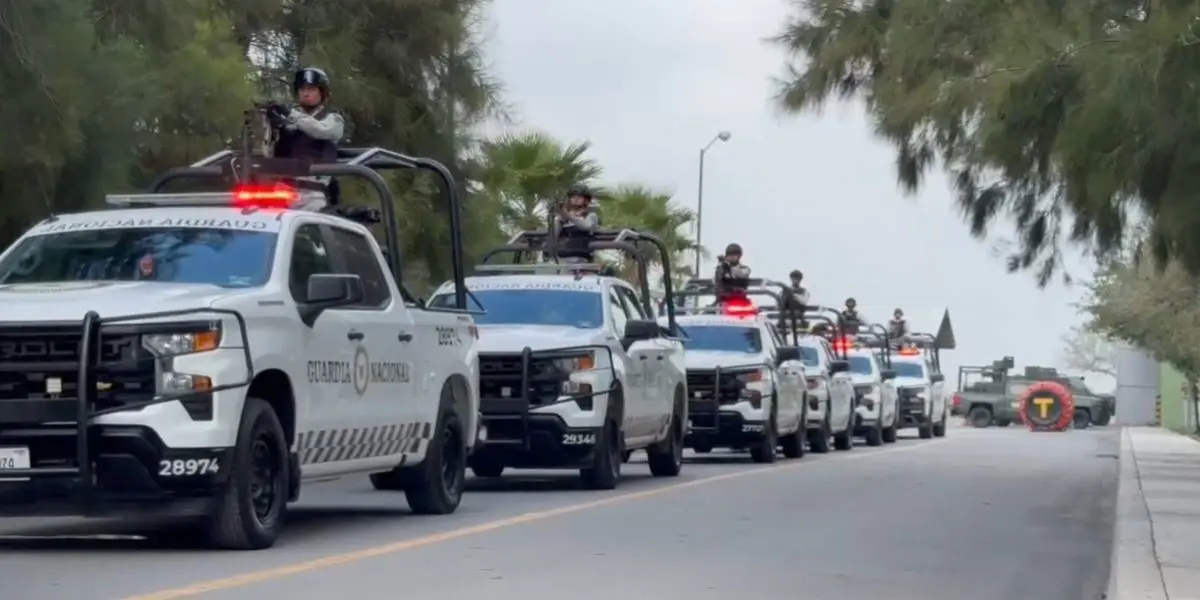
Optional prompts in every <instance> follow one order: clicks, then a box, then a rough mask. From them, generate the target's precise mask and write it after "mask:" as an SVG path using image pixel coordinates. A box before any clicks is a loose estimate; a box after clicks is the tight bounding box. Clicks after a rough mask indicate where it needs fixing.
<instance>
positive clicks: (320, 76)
mask: <svg viewBox="0 0 1200 600" xmlns="http://www.w3.org/2000/svg"><path fill="white" fill-rule="evenodd" d="M306 85H315V86H317V89H320V90H321V97H322V98H328V97H329V76H328V75H326V74H325V71H322V70H321V69H318V68H316V67H304V68H303V69H300V70H299V71H296V76H295V77H294V78H292V92H293V93H296V92H299V91H300V88H302V87H304V86H306Z"/></svg>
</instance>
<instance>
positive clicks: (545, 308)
mask: <svg viewBox="0 0 1200 600" xmlns="http://www.w3.org/2000/svg"><path fill="white" fill-rule="evenodd" d="M602 298H603V297H602V296H601V295H600V294H599V293H598V292H586V291H566V290H536V289H532V290H531V289H510V290H480V291H473V292H471V293H470V294H467V305H468V306H469V307H470V308H471V309H473V310H480V311H484V313H485V314H482V315H475V322H476V323H477V324H479V325H549V326H553V327H575V328H577V329H596V328H598V327H600V326H602V325H604V304H603V302H602ZM429 304H430V306H433V307H437V308H453V307H454V295H453V294H438V295H436V296H434V297H433V298H432V299H431V300H430V301H429Z"/></svg>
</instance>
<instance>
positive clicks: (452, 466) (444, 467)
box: [402, 409, 467, 515]
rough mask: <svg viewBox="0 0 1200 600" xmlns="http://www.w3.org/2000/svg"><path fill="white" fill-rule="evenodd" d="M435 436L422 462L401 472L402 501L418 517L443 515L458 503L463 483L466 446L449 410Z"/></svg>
mask: <svg viewBox="0 0 1200 600" xmlns="http://www.w3.org/2000/svg"><path fill="white" fill-rule="evenodd" d="M438 422H439V423H438V428H437V430H436V432H437V433H435V434H434V438H433V440H431V441H430V443H429V448H428V449H426V451H425V460H424V461H422V462H421V463H420V464H418V465H414V466H412V467H407V468H405V469H404V474H403V475H402V479H404V483H405V485H404V497H405V498H406V499H407V500H408V505H409V506H410V507H411V508H412V510H413V512H414V513H416V514H419V515H447V514H450V513H452V512H454V511H455V510H457V509H458V505H459V504H460V503H461V502H462V493H463V488H464V486H465V485H466V480H467V444H466V441H465V437H464V436H463V427H462V423H461V422H460V421H459V420H458V415H456V414H454V411H453V410H450V409H446V410H445V411H444V412H443V413H442V415H441V417H440V418H439V419H438Z"/></svg>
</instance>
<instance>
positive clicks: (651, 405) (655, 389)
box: [613, 285, 676, 435]
mask: <svg viewBox="0 0 1200 600" xmlns="http://www.w3.org/2000/svg"><path fill="white" fill-rule="evenodd" d="M613 289H615V290H616V291H617V295H618V296H620V298H621V300H622V301H623V302H624V304H625V312H626V314H628V315H630V317H631V318H634V319H641V320H643V321H656V319H655V318H654V317H653V316H651V315H649V314H647V313H646V310H645V307H643V306H642V303H641V301H640V300H638V297H637V294H636V293H634V291H633V290H632V289H630V288H627V287H625V286H623V285H615V286H613ZM675 343H676V342H673V341H672V340H669V339H667V338H666V337H665V336H664V337H660V338H657V339H654V340H651V342H650V344H648V345H649V346H650V348H648V349H647V350H645V351H644V352H645V353H646V355H647V357H648V358H647V359H646V361H645V363H646V384H647V388H646V396H647V398H646V399H647V406H646V410H647V411H648V415H647V421H648V422H647V427H650V428H651V429H652V431H653V433H654V434H655V435H658V434H660V433H663V432H665V431H666V430H667V426H668V425H669V424H670V422H671V419H670V415H671V409H672V408H673V406H672V404H673V403H674V399H675V390H674V387H675V386H674V382H673V378H672V377H671V376H670V375H671V371H672V370H673V366H672V365H671V363H670V361H669V360H667V357H668V353H669V349H670V346H671V345H672V344H675ZM639 351H641V350H639ZM656 418H657V419H656Z"/></svg>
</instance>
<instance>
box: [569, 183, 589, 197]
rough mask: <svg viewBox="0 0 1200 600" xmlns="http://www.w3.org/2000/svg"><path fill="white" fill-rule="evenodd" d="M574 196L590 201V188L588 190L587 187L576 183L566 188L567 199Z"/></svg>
mask: <svg viewBox="0 0 1200 600" xmlns="http://www.w3.org/2000/svg"><path fill="white" fill-rule="evenodd" d="M575 196H583V197H584V198H587V199H588V200H591V199H592V190H591V188H589V187H588V186H586V185H584V184H582V183H576V184H575V185H572V186H571V187H569V188H567V197H568V198H573V197H575Z"/></svg>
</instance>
